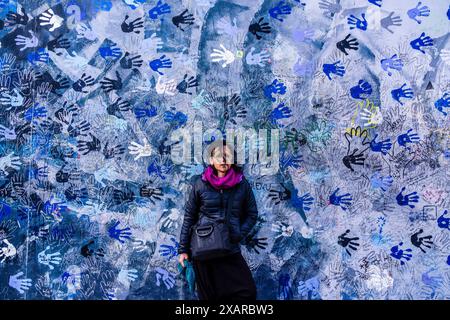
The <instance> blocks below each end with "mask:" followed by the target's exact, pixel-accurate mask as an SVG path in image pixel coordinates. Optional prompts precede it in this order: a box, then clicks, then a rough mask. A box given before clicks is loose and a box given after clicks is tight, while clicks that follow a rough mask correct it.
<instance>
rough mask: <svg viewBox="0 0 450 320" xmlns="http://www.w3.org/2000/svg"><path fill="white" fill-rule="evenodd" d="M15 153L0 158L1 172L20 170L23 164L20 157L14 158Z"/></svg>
mask: <svg viewBox="0 0 450 320" xmlns="http://www.w3.org/2000/svg"><path fill="white" fill-rule="evenodd" d="M13 154H14V152H11V153H10V154H8V155H7V156H5V157H2V158H0V171H5V169H6V168H12V169H14V170H18V169H19V168H20V165H21V164H22V162H21V161H20V157H18V156H14V155H13Z"/></svg>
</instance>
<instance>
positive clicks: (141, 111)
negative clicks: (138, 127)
mask: <svg viewBox="0 0 450 320" xmlns="http://www.w3.org/2000/svg"><path fill="white" fill-rule="evenodd" d="M157 111H158V110H157V108H156V107H155V106H150V108H136V109H134V114H135V116H136V118H137V119H140V118H143V117H149V118H151V117H154V116H156V115H157Z"/></svg>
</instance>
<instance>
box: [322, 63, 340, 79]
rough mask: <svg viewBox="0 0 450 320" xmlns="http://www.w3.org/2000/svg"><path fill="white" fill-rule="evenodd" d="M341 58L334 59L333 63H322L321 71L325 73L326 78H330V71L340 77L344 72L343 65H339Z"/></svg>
mask: <svg viewBox="0 0 450 320" xmlns="http://www.w3.org/2000/svg"><path fill="white" fill-rule="evenodd" d="M340 62H341V60H338V61H336V62H335V63H331V64H327V63H325V64H324V65H323V72H324V73H325V74H326V75H327V77H328V79H330V80H331V76H330V74H331V73H334V74H335V75H338V76H340V77H342V76H343V75H344V73H345V68H344V66H340V65H339V63H340Z"/></svg>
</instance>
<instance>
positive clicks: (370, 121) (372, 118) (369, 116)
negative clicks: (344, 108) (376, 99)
mask: <svg viewBox="0 0 450 320" xmlns="http://www.w3.org/2000/svg"><path fill="white" fill-rule="evenodd" d="M360 115H361V119H362V120H364V121H365V122H364V127H367V126H377V125H379V124H380V123H382V122H383V115H382V113H381V112H380V108H376V107H375V108H372V109H363V110H361V112H360Z"/></svg>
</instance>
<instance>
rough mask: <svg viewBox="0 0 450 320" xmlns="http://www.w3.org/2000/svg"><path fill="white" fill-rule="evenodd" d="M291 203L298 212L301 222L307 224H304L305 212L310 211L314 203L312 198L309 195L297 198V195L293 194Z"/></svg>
mask: <svg viewBox="0 0 450 320" xmlns="http://www.w3.org/2000/svg"><path fill="white" fill-rule="evenodd" d="M291 203H292V205H293V206H294V207H295V208H297V209H299V210H300V212H299V214H300V216H301V217H302V219H303V221H305V223H306V224H308V223H307V222H306V214H305V212H306V211H309V210H311V205H312V204H313V203H314V198H313V197H312V196H311V195H310V194H309V193H305V194H304V195H302V196H301V197H299V196H298V193H297V192H295V193H294V195H293V196H292V198H291Z"/></svg>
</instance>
